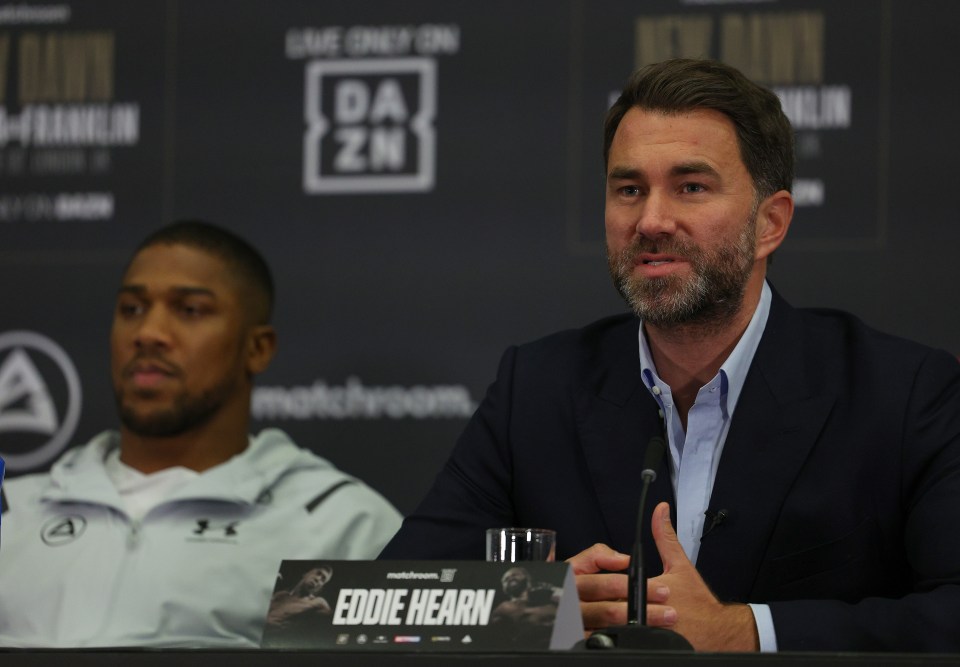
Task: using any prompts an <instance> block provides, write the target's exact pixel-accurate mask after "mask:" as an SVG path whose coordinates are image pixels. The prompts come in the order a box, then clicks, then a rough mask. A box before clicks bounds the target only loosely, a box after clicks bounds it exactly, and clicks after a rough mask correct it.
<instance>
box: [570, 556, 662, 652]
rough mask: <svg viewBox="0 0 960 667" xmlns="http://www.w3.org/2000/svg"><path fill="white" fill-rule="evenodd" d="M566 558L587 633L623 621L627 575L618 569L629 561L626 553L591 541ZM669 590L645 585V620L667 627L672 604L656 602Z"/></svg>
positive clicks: (625, 605) (625, 567)
mask: <svg viewBox="0 0 960 667" xmlns="http://www.w3.org/2000/svg"><path fill="white" fill-rule="evenodd" d="M567 562H568V563H569V564H570V566H571V567H572V568H573V573H574V574H575V575H576V576H577V593H578V594H579V595H580V612H581V613H582V614H583V625H584V628H585V629H586V631H587V633H588V634H589V633H590V632H592V631H594V630H599V629H601V628H606V627H609V626H611V625H624V624H626V622H627V575H625V574H612V573H613V572H621V571H623V570H625V569H627V567H628V566H629V565H630V556H628V555H627V554H622V553H619V552H618V551H614V550H613V549H611V548H610V547H608V546H607V545H606V544H594V545H593V546H592V547H590V548H589V549H586V550H584V551H581V552H580V553H578V554H577V555H576V556H573V557H572V558H568V559H567ZM669 594H670V591H669V590H668V589H667V587H666V586H664V585H663V584H654V583H653V582H651V583H650V585H648V586H647V602H648V603H651V604H648V605H647V623H649V624H650V625H658V626H663V627H670V626H671V625H672V624H673V622H674V621H675V620H676V618H677V613H676V611H675V610H674V609H673V608H672V607H668V606H665V605H663V604H659V603H662V602H664V601H665V600H666V599H667V596H668V595H669Z"/></svg>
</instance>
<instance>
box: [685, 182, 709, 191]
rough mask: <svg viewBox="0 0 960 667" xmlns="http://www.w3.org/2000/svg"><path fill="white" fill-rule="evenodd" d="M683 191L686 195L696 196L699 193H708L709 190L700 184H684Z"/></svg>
mask: <svg viewBox="0 0 960 667" xmlns="http://www.w3.org/2000/svg"><path fill="white" fill-rule="evenodd" d="M681 190H683V192H686V193H690V194H696V193H698V192H706V190H707V188H706V187H704V186H703V185H702V184H700V183H684V184H683V186H682V187H681Z"/></svg>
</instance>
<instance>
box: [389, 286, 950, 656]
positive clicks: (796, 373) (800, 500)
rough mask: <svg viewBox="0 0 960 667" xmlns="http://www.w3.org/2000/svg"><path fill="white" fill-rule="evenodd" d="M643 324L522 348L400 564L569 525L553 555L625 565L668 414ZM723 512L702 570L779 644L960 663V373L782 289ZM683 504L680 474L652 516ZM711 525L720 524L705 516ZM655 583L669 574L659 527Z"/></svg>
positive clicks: (423, 510)
mask: <svg viewBox="0 0 960 667" xmlns="http://www.w3.org/2000/svg"><path fill="white" fill-rule="evenodd" d="M639 326H640V324H639V320H637V319H636V318H635V317H633V316H629V315H623V316H617V317H611V318H608V319H604V320H601V321H599V322H596V323H594V324H592V325H590V326H588V327H586V328H584V329H581V330H577V331H569V332H562V333H559V334H555V335H553V336H550V337H547V338H545V339H542V340H540V341H537V342H534V343H531V344H527V345H523V346H520V347H514V348H510V349H509V350H507V352H506V353H505V354H504V356H503V359H502V361H501V363H500V368H499V372H498V375H497V379H496V381H495V382H494V384H493V385H491V387H490V389H489V390H488V393H487V395H486V397H485V398H484V400H483V402H482V404H481V406H480V407H479V409H478V410H477V412H476V414H475V415H474V416H473V418H472V419H471V421H470V422H469V424H468V426H467V428H466V430H465V431H464V433H463V435H462V436H461V438H460V440H459V441H458V443H457V446H456V447H455V449H454V451H453V453H452V455H451V457H450V459H449V461H448V462H447V464H446V465H445V467H444V468H443V470H442V471H441V472H440V474H439V475H438V477H437V479H436V481H435V483H434V486H433V487H432V489H431V490H430V492H429V493H428V495H427V496H426V498H425V499H424V500H423V502H422V503H421V505H420V507H419V508H418V509H417V510H416V512H415V513H414V514H413V515H411V516H410V517H408V518H407V519H406V521H405V522H404V524H403V527H402V528H401V530H400V532H399V533H398V534H397V535H396V537H395V538H394V539H393V541H392V542H391V543H390V544H389V545H388V546H387V547H386V548H385V549H384V551H383V553H382V554H381V558H386V559H401V558H402V559H479V558H483V557H484V531H485V529H486V528H490V527H502V526H532V527H541V528H553V529H555V530H556V531H557V558H558V559H562V558H568V557H570V556H572V555H574V554H576V553H578V552H580V551H581V550H583V549H585V548H587V547H589V546H590V545H592V544H594V543H596V542H602V543H606V544H609V545H610V546H612V547H613V548H615V549H617V550H619V551H621V552H624V553H629V552H630V550H631V545H632V543H633V540H634V535H635V532H636V508H637V505H638V500H639V494H640V472H641V469H642V467H643V459H644V452H645V449H646V446H647V443H648V442H649V441H650V439H651V437H653V436H655V435H658V434H659V433H660V432H661V425H660V419H659V416H658V406H657V404H656V402H655V401H654V400H653V398H652V397H651V396H650V393H649V391H648V390H647V389H646V387H645V386H644V384H643V381H642V378H641V374H640V363H639V353H638V344H639V343H638V331H639ZM732 419H733V421H732V422H731V426H730V430H729V433H728V436H727V440H726V444H725V446H724V449H723V454H722V457H721V461H720V466H719V469H718V472H717V478H716V482H715V485H714V489H713V494H712V496H711V499H710V510H711V511H713V512H716V511H718V510H720V509H723V510H725V511H726V519H725V520H724V521H723V522H722V523H721V524H720V525H718V526H716V527H715V528H714V529H713V530H711V531H710V532H709V534H706V535H704V536H703V537H702V541H701V548H700V553H699V556H698V559H697V569H698V570H699V571H700V573H701V574H702V576H703V578H704V580H705V581H706V582H707V583H708V584H709V585H710V587H711V588H712V589H713V591H714V592H715V593H716V595H717V597H718V598H719V599H721V600H723V601H731V602H732V601H739V602H760V603H766V604H769V605H770V608H771V612H772V615H773V621H774V626H775V629H776V633H777V641H778V645H779V648H780V649H781V650H799V649H811V650H900V651H943V652H950V651H960V530H958V527H960V364H958V363H957V360H956V359H955V358H954V357H952V356H950V355H949V354H947V353H945V352H942V351H937V350H933V349H930V348H927V347H924V346H922V345H919V344H916V343H912V342H909V341H906V340H903V339H899V338H895V337H893V336H888V335H885V334H881V333H879V332H877V331H874V330H872V329H870V328H868V327H866V326H865V325H863V324H862V323H861V322H860V321H859V320H857V319H856V318H854V317H853V316H851V315H848V314H845V313H841V312H837V311H827V310H798V309H794V308H792V307H790V306H789V305H788V304H787V303H786V302H785V301H784V300H783V299H782V298H780V297H779V296H778V295H777V294H776V293H774V299H773V303H772V306H771V311H770V317H769V319H768V322H767V326H766V328H765V330H764V333H763V337H762V339H761V342H760V345H759V347H758V349H757V352H756V355H755V357H754V360H753V363H752V364H751V367H750V370H749V372H748V375H747V378H746V382H745V385H744V388H743V391H742V393H741V395H740V399H739V401H738V403H737V407H736V411H735V413H734V415H733V418H732ZM661 500H667V501H669V502H670V503H671V507H673V505H674V498H673V491H672V485H671V482H670V474H669V471H668V469H667V463H666V462H665V461H664V462H663V463H661V465H660V469H659V470H658V474H657V479H656V481H655V482H654V484H653V485H652V487H651V490H650V495H649V497H648V502H647V510H646V516H645V517H644V519H643V520H644V522H645V525H646V526H649V525H650V514H651V513H652V509H653V507H654V506H655V505H656V504H657V502H659V501H661ZM708 523H709V522H708ZM646 533H647V538H646V539H645V543H644V553H645V558H646V559H647V560H646V563H647V570H648V572H649V573H650V575H651V576H654V575H656V574H658V573H659V572H660V571H662V565H661V564H660V559H659V556H658V554H657V552H656V548H655V547H654V545H653V543H652V541H651V540H650V539H649V530H647V531H646Z"/></svg>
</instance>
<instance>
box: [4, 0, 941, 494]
mask: <svg viewBox="0 0 960 667" xmlns="http://www.w3.org/2000/svg"><path fill="white" fill-rule="evenodd" d="M958 21H960V6H958V5H956V4H955V3H952V2H950V0H934V1H930V2H924V3H910V2H907V1H906V0H875V1H874V2H870V3H866V4H865V3H838V2H832V1H830V0H769V1H765V2H755V1H753V2H746V1H744V2H724V1H721V0H645V1H644V2H636V1H631V2H628V1H625V0H624V1H621V0H590V1H589V2H587V1H586V0H525V1H523V2H516V1H515V0H483V2H466V1H458V2H450V1H449V0H416V1H408V2H403V3H399V2H391V1H389V0H378V1H374V0H360V1H359V2H352V3H330V2H315V1H313V0H302V1H294V0H286V1H284V2H276V1H274V0H246V1H245V2H242V3H237V2H233V1H229V0H202V1H199V2H186V1H183V0H168V1H166V2H164V1H163V0H151V1H143V2H136V3H131V2H128V1H127V0H82V1H81V0H72V1H71V0H66V1H63V2H30V1H27V0H24V1H22V2H20V1H18V2H9V3H5V2H2V1H0V454H2V456H3V457H4V458H5V459H6V461H7V467H8V475H10V474H14V475H15V474H22V473H24V472H28V471H32V470H41V469H44V468H45V467H47V466H48V465H49V464H50V462H51V461H52V460H53V459H54V458H56V457H57V456H58V455H59V453H60V452H62V451H63V449H64V448H66V447H68V446H70V445H72V444H77V443H80V442H83V441H86V440H87V439H88V438H90V437H91V436H92V435H93V434H95V433H96V432H98V431H100V430H102V429H103V428H106V427H109V426H113V425H115V423H116V418H115V414H114V406H113V398H112V391H111V388H110V382H109V377H108V355H107V335H108V330H109V325H110V319H111V316H112V308H113V300H114V294H115V290H116V285H117V282H118V280H119V278H120V273H121V270H122V267H123V265H124V262H125V260H126V259H127V257H128V255H129V253H130V250H131V248H132V247H133V246H134V245H135V244H136V242H137V241H138V240H139V239H140V238H142V237H143V236H144V235H145V234H146V233H147V232H149V231H150V230H152V229H154V228H156V227H158V226H160V225H161V224H163V223H165V222H168V221H171V220H173V219H176V218H182V217H200V218H206V219H209V220H211V221H214V222H217V223H219V224H222V225H225V226H227V227H230V228H232V229H234V230H236V231H237V232H239V233H240V234H242V235H243V236H246V237H247V238H249V239H250V240H251V241H253V242H254V243H255V244H256V245H257V246H258V247H260V248H261V249H262V250H263V252H264V254H265V255H266V256H267V258H268V259H269V260H270V262H271V263H272V265H273V267H274V269H275V272H276V278H277V283H278V291H279V300H278V306H277V311H276V318H275V323H276V325H277V327H278V329H279V334H280V351H279V354H278V356H277V358H276V360H275V363H274V364H273V366H272V367H271V369H270V370H269V371H268V372H267V373H266V374H264V375H263V376H262V378H261V382H260V384H259V387H258V389H257V390H256V393H255V395H254V399H253V412H254V417H255V426H256V428H261V427H264V426H278V427H280V428H283V429H285V430H287V431H288V432H289V433H290V434H291V435H292V436H293V437H294V438H295V439H296V440H297V441H298V442H299V443H300V444H301V445H303V446H307V447H310V448H312V449H315V450H316V451H318V452H319V453H321V454H322V455H323V456H326V457H327V458H329V459H331V460H332V461H334V462H335V463H336V464H338V465H339V466H340V467H342V468H344V469H346V470H348V471H349V472H352V473H355V474H357V475H359V476H361V477H363V478H364V479H366V480H368V481H369V482H370V483H371V484H372V485H373V486H375V487H377V488H378V489H380V490H381V491H383V492H384V493H385V494H386V495H387V496H388V497H389V498H390V499H391V500H393V501H394V502H395V503H396V504H397V506H398V507H399V508H400V509H401V510H402V511H405V512H406V511H410V510H411V509H412V508H413V506H414V505H415V503H416V501H417V500H418V498H419V497H420V496H421V495H422V493H423V492H424V491H425V489H426V487H427V485H428V484H429V482H430V480H431V479H432V477H433V475H434V473H435V472H436V470H437V469H438V467H439V466H440V464H441V463H442V461H443V459H444V458H445V456H446V454H447V452H448V451H449V449H450V447H451V446H452V444H453V442H454V440H455V438H456V436H457V433H458V432H459V431H460V430H461V429H462V428H463V425H464V423H465V421H466V419H467V418H468V416H469V415H470V414H471V412H472V411H473V409H474V408H475V406H476V404H477V401H478V400H480V398H481V397H482V395H483V392H484V390H485V387H486V386H487V384H488V383H489V382H490V381H491V380H492V378H493V375H494V371H495V367H496V362H497V359H498V357H499V355H500V354H501V352H502V350H503V349H504V348H505V347H506V346H507V345H509V344H511V343H517V342H523V341H526V340H530V339H532V338H536V337H539V336H541V335H544V334H547V333H549V332H552V331H554V330H557V329H561V328H568V327H576V326H582V325H584V324H586V323H588V322H590V321H592V320H594V319H596V318H598V317H600V316H603V315H607V314H611V313H614V312H619V311H622V310H623V309H624V307H623V305H622V303H621V302H620V300H619V297H618V296H617V295H616V293H615V291H614V289H613V288H612V287H611V285H610V282H609V278H608V276H607V272H606V264H605V259H604V251H603V164H602V160H601V125H602V117H603V114H604V111H605V110H606V108H607V106H608V105H609V103H610V102H611V99H612V98H613V97H615V95H616V94H617V92H618V90H619V88H620V87H621V85H622V84H623V82H624V81H625V79H626V78H627V76H628V75H629V74H630V72H631V71H632V70H633V69H635V68H636V67H637V66H639V65H642V64H644V63H648V62H652V61H657V60H661V59H664V58H669V57H673V56H710V57H715V58H719V59H722V60H725V61H727V62H729V63H731V64H734V65H736V66H737V67H739V68H741V69H742V70H743V71H744V72H745V73H747V74H748V75H749V76H750V77H752V78H754V79H755V80H757V81H759V82H762V83H764V84H766V85H768V86H770V87H772V88H773V89H774V90H776V92H777V93H778V95H779V96H780V97H781V99H782V100H783V103H784V107H785V109H786V112H787V114H788V115H789V117H790V118H791V120H792V121H793V124H794V127H795V128H796V131H797V147H798V156H799V164H798V169H797V180H796V184H795V194H796V199H797V204H798V209H797V213H796V217H795V221H794V224H793V226H792V228H791V232H790V237H789V239H788V241H787V243H786V245H785V246H784V247H783V248H782V249H781V250H780V251H778V253H777V256H776V261H775V263H774V266H773V267H772V273H771V276H772V280H773V282H774V284H775V285H776V286H777V288H778V289H779V290H780V291H781V292H782V293H783V294H784V295H785V296H787V297H788V298H789V299H790V300H792V301H793V302H794V303H795V304H797V305H821V306H832V307H839V308H844V309H847V310H852V311H854V312H856V313H858V314H859V315H861V316H862V317H863V318H864V319H865V320H867V321H868V322H870V323H872V324H874V325H876V326H878V327H880V328H882V329H886V330H889V331H891V332H894V333H898V334H901V335H905V336H909V337H911V338H916V339H919V340H921V341H923V342H926V343H929V344H932V345H936V346H938V347H943V348H947V349H949V350H952V351H954V352H960V308H958V307H957V297H956V283H957V278H958V276H960V270H958V268H957V266H958V265H957V262H956V259H955V254H956V249H957V246H958V240H960V224H957V223H958V220H957V218H958V213H957V205H956V199H955V196H954V195H955V194H956V193H955V191H954V189H953V186H952V184H951V183H952V182H951V180H950V178H951V169H950V165H952V164H953V163H954V161H955V158H956V155H957V154H958V153H960V127H958V125H957V124H956V121H955V118H954V117H955V111H954V110H955V109H956V107H957V105H958V102H960V99H958V98H960V93H958V90H960V88H958V85H957V81H956V76H955V75H954V73H953V67H952V65H953V64H954V63H955V62H956V50H955V49H956V41H957V40H956V29H955V26H956V24H957V22H958Z"/></svg>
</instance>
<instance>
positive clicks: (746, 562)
mask: <svg viewBox="0 0 960 667" xmlns="http://www.w3.org/2000/svg"><path fill="white" fill-rule="evenodd" d="M801 332H802V323H801V321H800V318H799V316H798V314H797V313H796V311H794V310H793V309H792V308H790V306H788V305H787V304H786V303H785V302H784V301H783V300H782V299H781V298H780V297H779V296H777V295H776V294H775V295H774V302H773V305H772V307H771V311H770V318H769V320H768V322H767V326H766V329H765V330H764V334H763V338H762V339H761V342H760V345H759V346H758V348H757V353H756V355H755V356H754V361H753V364H752V365H751V368H750V371H749V372H748V375H747V378H746V382H745V384H744V387H743V392H742V393H741V395H740V399H739V401H738V403H737V407H736V411H735V412H734V416H733V422H732V423H731V425H730V431H729V434H728V436H727V440H726V443H725V445H724V449H723V454H722V456H721V459H720V466H719V469H718V471H717V478H716V481H715V483H714V487H713V494H712V496H711V498H710V509H711V510H712V511H714V512H716V511H718V510H720V509H724V510H726V512H727V518H726V519H725V520H724V522H723V523H722V524H721V525H720V526H718V527H716V528H715V529H714V530H713V531H711V532H710V533H709V534H708V535H706V536H705V537H704V538H703V541H702V542H701V547H700V555H699V557H698V559H697V569H698V570H699V571H700V573H701V574H702V575H703V577H704V579H705V580H706V581H707V583H708V584H709V585H711V587H713V589H714V591H715V592H716V594H717V595H718V597H719V598H720V599H721V600H727V601H735V600H749V599H750V593H751V590H752V589H753V584H754V581H755V579H756V576H757V572H758V570H759V568H760V564H761V562H762V561H763V559H764V556H765V553H766V549H767V545H768V544H769V541H770V537H771V535H772V533H773V529H774V527H775V525H776V522H777V518H778V515H779V512H780V508H781V506H782V504H783V501H784V499H785V497H786V495H787V493H788V491H789V490H790V487H791V485H792V483H793V480H794V479H795V478H796V476H797V475H798V473H799V472H800V469H801V467H802V466H803V463H804V461H805V460H806V459H807V456H808V454H809V452H810V448H811V447H812V446H813V444H814V442H815V441H816V438H817V435H818V433H819V432H820V430H821V428H822V427H823V424H824V422H825V420H826V418H827V415H828V414H829V412H830V409H831V407H832V405H833V403H834V397H833V396H832V395H831V394H829V393H819V390H821V389H823V388H822V387H817V386H816V385H815V384H814V383H812V382H809V381H808V379H807V378H808V373H809V368H811V366H810V364H816V363H817V362H818V361H819V360H817V359H808V358H804V355H803V353H802V352H803V340H802V334H801Z"/></svg>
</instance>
